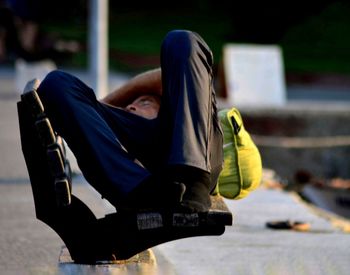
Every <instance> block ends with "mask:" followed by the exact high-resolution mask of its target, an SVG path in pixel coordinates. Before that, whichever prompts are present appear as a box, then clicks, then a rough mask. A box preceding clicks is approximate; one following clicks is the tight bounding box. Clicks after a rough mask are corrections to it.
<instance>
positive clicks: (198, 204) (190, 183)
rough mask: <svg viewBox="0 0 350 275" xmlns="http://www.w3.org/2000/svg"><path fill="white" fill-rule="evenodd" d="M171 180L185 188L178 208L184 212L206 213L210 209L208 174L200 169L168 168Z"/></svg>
mask: <svg viewBox="0 0 350 275" xmlns="http://www.w3.org/2000/svg"><path fill="white" fill-rule="evenodd" d="M169 170H170V175H171V177H172V178H175V179H176V180H178V181H180V182H182V183H183V184H184V185H185V186H186V191H185V193H184V194H183V197H182V201H181V202H180V208H181V210H182V211H186V212H190V213H192V212H208V211H209V208H210V207H211V199H210V191H211V190H212V189H213V184H212V182H211V179H210V173H208V172H205V171H202V170H200V169H197V168H194V167H190V166H184V165H181V166H180V165H177V166H172V167H170V168H169Z"/></svg>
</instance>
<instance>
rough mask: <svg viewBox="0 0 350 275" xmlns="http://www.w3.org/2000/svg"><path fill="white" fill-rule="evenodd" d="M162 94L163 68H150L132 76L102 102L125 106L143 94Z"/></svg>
mask: <svg viewBox="0 0 350 275" xmlns="http://www.w3.org/2000/svg"><path fill="white" fill-rule="evenodd" d="M152 94H154V95H157V96H161V95H162V76H161V69H160V68H157V69H154V70H150V71H147V72H144V73H141V74H139V75H136V76H135V77H133V78H131V79H130V80H129V81H128V82H126V83H125V84H124V85H122V86H121V87H119V88H118V89H116V90H114V91H113V92H111V93H110V94H108V95H107V96H106V97H104V98H103V99H101V102H102V103H105V104H108V105H112V106H115V107H123V108H125V107H126V106H127V105H129V104H130V103H132V102H133V101H134V100H135V99H136V98H138V97H140V96H143V95H152Z"/></svg>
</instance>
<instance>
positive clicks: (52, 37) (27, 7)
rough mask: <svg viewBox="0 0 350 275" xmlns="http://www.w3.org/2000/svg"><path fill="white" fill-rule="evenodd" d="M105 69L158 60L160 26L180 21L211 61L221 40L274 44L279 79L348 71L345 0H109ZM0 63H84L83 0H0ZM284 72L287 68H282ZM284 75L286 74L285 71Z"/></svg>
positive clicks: (349, 9)
mask: <svg viewBox="0 0 350 275" xmlns="http://www.w3.org/2000/svg"><path fill="white" fill-rule="evenodd" d="M108 5H109V11H108V17H109V18H108V26H109V27H108V30H109V35H108V39H109V44H108V48H109V56H110V58H109V61H110V69H111V70H117V71H126V72H132V73H133V72H136V71H140V70H143V69H144V68H147V67H154V66H157V65H158V64H159V60H158V55H159V46H160V43H161V40H162V38H163V36H164V35H165V33H166V32H167V31H169V30H171V29H176V28H185V29H191V30H194V31H197V32H198V33H200V34H201V35H202V36H203V37H204V39H205V40H206V41H207V42H208V44H209V45H210V47H211V48H212V50H213V52H214V56H215V63H216V65H219V64H220V62H221V59H222V47H223V45H224V44H225V43H228V42H235V43H256V44H277V45H280V46H281V47H282V48H283V59H284V63H285V70H286V73H287V80H291V81H292V80H296V76H295V75H292V74H298V75H299V76H300V78H299V80H304V81H311V80H312V77H311V76H310V78H307V77H306V76H305V77H304V78H303V79H301V78H302V76H303V75H304V74H307V75H309V74H313V75H314V74H336V75H339V76H348V75H349V73H350V66H349V61H350V52H349V48H350V36H349V30H350V18H349V16H348V15H349V14H350V4H349V3H348V1H327V0H319V1H314V0H310V1H305V2H304V3H302V4H300V3H297V2H296V1H283V3H275V2H273V1H264V2H261V3H256V2H253V1H219V2H218V1H213V0H201V1H198V0H187V1H182V0H178V1H176V2H169V3H168V2H164V3H156V1H147V2H144V1H109V4H108ZM0 7H1V15H0V62H1V63H0V64H1V65H11V64H13V62H14V59H15V58H17V57H21V58H24V59H25V60H28V61H31V60H35V59H42V58H51V59H53V60H54V61H55V62H56V64H57V65H58V66H68V67H76V68H84V67H85V66H87V48H88V46H87V41H88V16H89V13H90V10H89V1H87V0H77V1H68V0H61V1H55V2H51V1H50V2H48V1H40V0H27V1H23V0H14V1H10V0H1V1H0ZM290 74H291V75H290ZM289 76H290V78H289Z"/></svg>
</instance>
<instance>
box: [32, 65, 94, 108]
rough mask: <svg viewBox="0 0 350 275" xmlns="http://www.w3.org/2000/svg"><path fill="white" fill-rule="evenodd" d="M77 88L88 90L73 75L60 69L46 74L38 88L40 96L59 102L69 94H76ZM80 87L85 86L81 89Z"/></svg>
mask: <svg viewBox="0 0 350 275" xmlns="http://www.w3.org/2000/svg"><path fill="white" fill-rule="evenodd" d="M77 87H79V89H78V90H88V91H89V92H90V88H88V87H87V86H86V85H85V84H84V83H83V82H82V81H81V80H79V79H78V78H76V77H75V76H73V75H71V74H69V73H66V72H63V71H60V70H54V71H51V72H50V73H48V74H47V75H46V77H45V78H44V80H43V81H42V83H41V84H40V86H39V88H38V93H39V95H40V97H41V98H42V99H43V100H44V101H47V102H60V101H61V100H65V99H67V98H69V97H70V95H73V94H74V95H75V96H77V91H76V90H77ZM82 87H86V89H83V88H82Z"/></svg>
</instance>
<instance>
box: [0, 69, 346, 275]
mask: <svg viewBox="0 0 350 275" xmlns="http://www.w3.org/2000/svg"><path fill="white" fill-rule="evenodd" d="M76 73H77V74H80V73H81V72H76ZM81 76H82V78H83V77H86V75H85V74H84V73H81ZM86 79H87V78H86ZM111 79H113V81H114V83H116V84H117V85H118V83H119V84H120V83H121V82H122V81H124V80H125V78H123V77H121V78H120V77H119V76H114V77H112V78H111ZM15 90H16V89H15V84H14V72H13V71H11V70H0V129H1V130H0V196H1V199H0V275H22V274H23V275H27V274H28V275H29V274H38V275H41V274H50V275H51V274H170V275H172V274H179V275H192V274H203V275H211V274H213V275H214V274H215V275H225V274H235V275H238V274H242V275H249V274H252V275H256V274H259V275H260V274H268V275H275V274H276V275H277V274H278V275H279V274H284V275H296V274H298V275H300V274H315V275H323V274H324V275H328V274H336V275H346V274H349V270H350V261H349V259H350V249H349V248H350V235H349V232H348V231H347V230H344V227H342V226H339V224H343V223H340V222H341V221H343V220H342V219H341V218H340V217H337V216H335V215H332V214H330V213H325V212H322V211H321V210H318V209H315V208H314V207H311V206H309V205H307V204H306V203H304V202H303V201H301V200H300V199H299V198H298V197H297V196H296V195H295V194H293V193H287V192H286V191H283V190H278V189H268V188H265V187H263V186H262V187H261V188H259V189H258V190H256V191H254V192H252V193H251V194H250V195H249V196H248V197H247V198H245V199H242V200H238V201H232V200H225V201H226V203H227V206H228V207H229V209H230V210H231V211H232V213H233V214H234V225H233V226H231V227H227V229H226V232H225V233H224V234H223V235H222V236H208V237H195V238H187V239H182V240H176V241H172V242H168V243H165V244H161V245H158V246H156V247H154V248H152V251H153V253H154V256H155V259H156V261H155V262H156V264H147V263H146V264H145V263H142V264H134V263H132V264H120V265H102V266H84V265H74V264H60V263H59V257H60V253H61V250H62V246H63V242H62V240H61V239H60V238H59V237H58V235H57V234H56V233H55V232H54V231H53V230H52V229H50V228H49V227H48V226H47V225H46V224H44V223H42V222H40V221H38V220H37V219H36V218H35V209H34V203H33V197H32V193H31V186H30V184H29V179H28V173H27V170H26V166H25V162H24V159H23V155H22V152H21V145H20V139H19V128H18V120H17V111H16V102H17V101H18V99H19V93H18V92H16V91H15ZM70 158H71V162H72V163H73V169H74V170H75V171H76V173H77V176H76V177H75V178H74V180H73V194H75V195H76V196H77V197H79V198H80V199H81V200H82V201H83V202H85V203H86V204H87V205H88V206H89V207H90V208H91V209H92V210H93V212H94V213H95V215H96V216H97V217H103V216H104V215H105V214H107V213H110V212H112V211H113V208H112V207H111V205H110V204H109V203H108V202H107V201H105V200H102V199H101V198H100V196H99V194H98V193H97V192H96V191H95V190H94V189H93V188H92V187H91V186H90V185H88V184H87V182H86V181H85V179H84V178H83V177H82V175H81V174H79V168H78V167H77V166H76V164H74V157H73V156H70ZM287 219H291V220H298V221H305V222H307V223H309V224H310V230H309V231H306V232H302V231H295V230H273V229H269V228H267V227H266V222H268V221H274V220H287ZM343 222H344V223H345V224H347V223H348V222H349V221H347V220H345V221H343Z"/></svg>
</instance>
